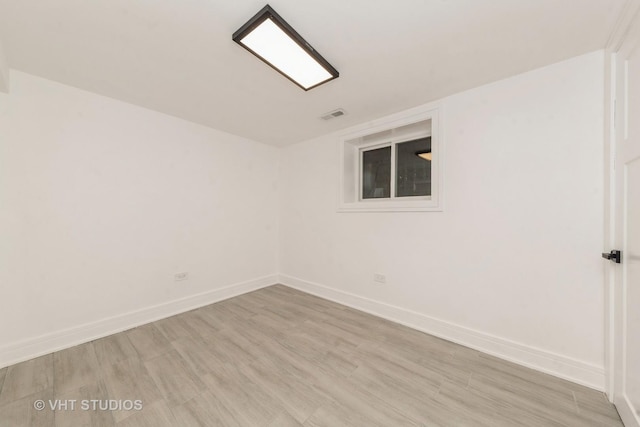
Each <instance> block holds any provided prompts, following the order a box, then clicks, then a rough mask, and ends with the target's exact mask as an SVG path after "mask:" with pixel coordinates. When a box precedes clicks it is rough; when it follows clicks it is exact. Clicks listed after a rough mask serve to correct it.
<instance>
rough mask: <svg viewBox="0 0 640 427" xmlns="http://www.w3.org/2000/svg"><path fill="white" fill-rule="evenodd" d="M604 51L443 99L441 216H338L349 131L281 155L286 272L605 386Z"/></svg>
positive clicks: (309, 284)
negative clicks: (340, 144)
mask: <svg viewBox="0 0 640 427" xmlns="http://www.w3.org/2000/svg"><path fill="white" fill-rule="evenodd" d="M603 61H604V59H603V53H602V52H595V53H591V54H587V55H584V56H580V57H577V58H573V59H570V60H567V61H564V62H561V63H558V64H555V65H551V66H548V67H545V68H542V69H538V70H535V71H532V72H529V73H526V74H522V75H519V76H515V77H512V78H509V79H506V80H502V81H499V82H496V83H493V84H490V85H487V86H483V87H479V88H476V89H473V90H469V91H467V92H463V93H460V94H457V95H455V96H451V97H448V98H446V99H443V100H441V101H440V102H438V103H437V104H439V105H440V106H441V108H442V113H443V115H444V117H443V122H442V124H443V127H444V133H445V138H444V141H443V148H444V150H445V152H446V156H445V168H444V171H445V176H444V179H445V188H444V198H445V209H444V211H443V212H422V213H412V212H404V213H336V199H337V194H336V191H337V189H336V187H337V185H336V180H337V179H338V170H337V165H338V157H337V156H338V150H337V149H336V143H337V141H338V139H339V138H338V136H337V135H336V134H333V135H329V136H326V137H322V138H317V139H314V140H310V141H306V142H303V143H299V144H296V145H293V146H290V147H287V148H286V149H284V150H283V152H282V156H281V175H280V180H281V198H282V199H281V206H280V209H281V210H280V212H281V220H280V221H281V227H280V252H281V255H280V256H281V260H280V264H281V268H280V271H281V274H282V276H281V277H282V281H283V282H284V283H288V284H291V285H294V286H297V287H299V288H301V289H305V290H308V291H311V292H315V293H317V294H320V295H324V296H326V297H329V298H333V299H335V300H338V301H342V302H345V303H348V304H351V305H353V306H356V307H359V308H363V309H366V310H368V311H371V312H374V313H378V314H382V315H385V316H386V317H390V318H394V319H396V320H400V321H402V322H404V323H407V324H411V325H413V326H415V327H418V328H420V329H423V330H426V331H429V332H433V333H436V334H438V335H441V336H445V337H447V338H450V339H453V340H455V341H458V342H462V343H465V344H467V345H470V346H472V347H475V348H479V349H482V350H484V351H488V352H491V353H494V354H497V355H500V356H501V357H505V358H507V359H511V360H514V361H517V362H518V363H522V364H525V365H528V366H533V367H536V368H538V369H541V370H545V371H548V372H551V373H554V374H556V375H560V376H564V377H566V378H570V379H573V380H575V381H578V382H581V383H584V384H588V385H590V386H592V387H596V388H601V389H602V388H603V386H604V371H603V353H604V349H603V342H604V340H603V333H604V332H603V322H604V320H603V319H604V315H603V265H602V261H601V259H600V258H599V252H600V251H601V247H602V239H603V231H602V230H603V218H602V215H603V214H602V212H603V177H602V156H603V84H604V83H603V82H604V80H603V79H604V77H603V67H604V65H603ZM427 83H428V82H425V84H427ZM374 272H376V273H382V274H385V275H386V277H387V284H386V285H374V284H373V280H372V275H373V273H374Z"/></svg>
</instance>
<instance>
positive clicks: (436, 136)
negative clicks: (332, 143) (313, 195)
mask: <svg viewBox="0 0 640 427" xmlns="http://www.w3.org/2000/svg"><path fill="white" fill-rule="evenodd" d="M428 121H430V124H431V127H430V132H429V131H428V130H416V131H415V132H413V133H404V134H402V135H400V136H397V135H394V129H399V128H401V127H403V126H407V125H411V124H418V123H421V122H425V126H426V123H427V122H428ZM382 132H386V133H389V136H388V137H385V139H384V140H383V141H372V142H365V141H366V137H367V136H372V135H376V134H378V133H382ZM427 136H431V152H432V156H433V160H432V161H431V196H406V197H397V196H396V188H395V186H396V171H395V170H396V166H397V165H396V164H395V163H396V146H397V144H400V143H402V142H407V141H412V140H415V139H419V138H424V137H427ZM384 147H391V182H390V185H391V187H390V197H388V198H371V199H363V197H362V196H363V185H362V166H363V160H362V159H363V154H364V152H365V151H369V150H374V149H377V148H384ZM338 151H339V157H340V179H339V180H338V181H339V188H338V209H337V211H338V212H429V211H436V212H437V211H442V210H443V203H442V184H443V180H442V165H443V155H442V136H441V134H440V108H438V107H433V106H430V108H424V107H423V108H422V109H420V110H418V109H413V110H410V111H409V112H404V113H399V114H395V115H392V116H388V117H385V118H383V119H380V120H376V121H374V122H372V123H369V124H367V125H365V126H361V127H358V128H355V129H351V130H350V131H347V132H345V133H343V134H342V135H341V138H340V141H339V148H338Z"/></svg>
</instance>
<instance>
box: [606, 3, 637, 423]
mask: <svg viewBox="0 0 640 427" xmlns="http://www.w3.org/2000/svg"><path fill="white" fill-rule="evenodd" d="M612 64H613V70H612V71H613V73H614V76H615V79H614V82H615V83H614V87H615V88H614V90H615V92H614V93H615V120H614V132H615V136H614V138H613V139H614V141H613V147H614V148H613V149H614V153H615V154H614V158H615V166H614V169H613V176H612V178H613V184H614V188H615V190H614V199H615V201H614V205H615V226H614V228H615V242H616V247H615V248H611V249H619V250H620V251H621V263H619V264H617V263H614V264H611V266H612V268H613V269H614V276H615V281H614V283H613V286H614V287H615V288H614V317H615V321H614V334H613V335H614V337H613V338H614V394H613V395H614V403H615V405H616V407H617V408H618V412H619V413H620V416H621V417H622V420H623V421H624V423H625V426H626V427H640V13H639V14H636V17H635V18H634V19H633V21H632V23H631V26H630V27H629V32H628V33H627V35H626V36H625V37H624V39H623V41H622V43H621V44H620V46H619V47H618V48H616V52H614V53H613V56H612ZM603 255H606V254H603ZM614 262H615V261H614Z"/></svg>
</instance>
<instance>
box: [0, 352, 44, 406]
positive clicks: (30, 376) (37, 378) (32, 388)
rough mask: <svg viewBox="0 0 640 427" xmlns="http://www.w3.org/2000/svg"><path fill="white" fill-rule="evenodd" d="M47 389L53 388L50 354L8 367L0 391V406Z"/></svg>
mask: <svg viewBox="0 0 640 427" xmlns="http://www.w3.org/2000/svg"><path fill="white" fill-rule="evenodd" d="M47 389H53V355H51V354H47V355H46V356H41V357H37V358H35V359H31V360H28V361H26V362H21V363H18V364H15V365H12V366H9V367H8V369H7V373H6V375H5V379H4V385H3V386H2V393H0V406H2V405H6V404H7V403H10V402H14V401H16V400H18V399H21V398H23V397H25V396H29V395H31V394H34V393H38V392H40V391H43V390H47Z"/></svg>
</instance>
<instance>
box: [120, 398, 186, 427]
mask: <svg viewBox="0 0 640 427" xmlns="http://www.w3.org/2000/svg"><path fill="white" fill-rule="evenodd" d="M179 425H180V424H178V423H177V421H176V419H175V417H174V416H173V413H172V412H171V409H169V406H168V405H167V404H166V402H164V401H163V400H159V401H157V402H155V403H153V404H151V405H145V406H144V407H143V409H142V410H141V411H137V412H135V413H134V414H132V415H131V416H129V417H127V418H125V419H123V420H122V421H120V422H118V423H117V426H118V427H175V426H179Z"/></svg>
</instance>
